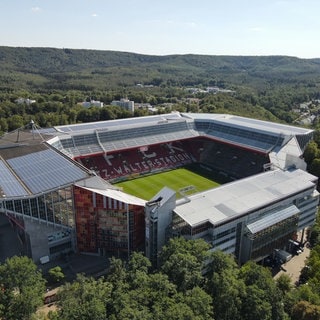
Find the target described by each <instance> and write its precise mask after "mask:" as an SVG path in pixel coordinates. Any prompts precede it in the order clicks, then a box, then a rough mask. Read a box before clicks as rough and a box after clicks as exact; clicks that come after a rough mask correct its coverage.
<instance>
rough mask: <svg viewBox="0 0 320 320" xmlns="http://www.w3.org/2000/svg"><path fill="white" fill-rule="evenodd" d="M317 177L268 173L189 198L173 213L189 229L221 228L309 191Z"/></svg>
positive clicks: (285, 172)
mask: <svg viewBox="0 0 320 320" xmlns="http://www.w3.org/2000/svg"><path fill="white" fill-rule="evenodd" d="M315 180H316V177H314V176H313V175H311V174H309V173H307V172H305V171H303V170H295V171H282V170H275V171H268V172H265V173H261V174H258V175H255V176H251V177H248V178H245V179H242V180H238V181H235V182H231V183H228V184H225V185H223V186H220V187H218V188H215V189H211V190H208V191H205V192H202V193H199V194H195V195H193V196H190V197H189V200H190V201H189V202H187V203H184V204H181V205H179V206H177V207H176V208H175V210H174V212H175V213H176V214H178V215H179V216H180V217H181V218H182V219H183V220H185V221H186V222H187V223H188V224H189V225H190V226H192V227H195V226H197V225H201V224H203V223H205V222H210V223H212V224H213V225H219V224H221V223H222V222H226V221H228V220H231V219H234V218H236V217H239V216H241V215H242V214H245V213H247V212H251V211H255V210H258V209H259V208H263V207H265V206H267V205H270V203H274V202H278V201H280V200H281V199H284V198H287V197H289V196H290V195H293V194H296V193H297V192H301V191H303V190H306V189H308V188H314V181H315Z"/></svg>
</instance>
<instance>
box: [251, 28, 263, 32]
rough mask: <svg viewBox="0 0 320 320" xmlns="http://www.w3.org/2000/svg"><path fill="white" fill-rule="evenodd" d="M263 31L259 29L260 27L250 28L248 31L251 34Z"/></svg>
mask: <svg viewBox="0 0 320 320" xmlns="http://www.w3.org/2000/svg"><path fill="white" fill-rule="evenodd" d="M263 30H264V29H263V28H261V27H251V28H249V31H252V32H261V31H263Z"/></svg>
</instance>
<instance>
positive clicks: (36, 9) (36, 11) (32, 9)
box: [31, 7, 41, 13]
mask: <svg viewBox="0 0 320 320" xmlns="http://www.w3.org/2000/svg"><path fill="white" fill-rule="evenodd" d="M31 11H32V12H33V13H38V12H40V11H41V8H39V7H32V8H31Z"/></svg>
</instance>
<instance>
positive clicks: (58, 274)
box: [49, 266, 65, 283]
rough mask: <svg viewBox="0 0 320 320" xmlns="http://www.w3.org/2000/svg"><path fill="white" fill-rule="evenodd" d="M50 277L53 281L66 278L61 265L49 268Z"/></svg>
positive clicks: (56, 281)
mask: <svg viewBox="0 0 320 320" xmlns="http://www.w3.org/2000/svg"><path fill="white" fill-rule="evenodd" d="M49 277H50V280H51V281H52V282H55V283H58V282H60V281H62V280H63V279H64V277H65V276H64V273H63V272H62V269H61V267H60V266H56V267H54V268H51V269H50V270H49Z"/></svg>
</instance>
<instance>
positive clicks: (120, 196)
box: [75, 176, 146, 206]
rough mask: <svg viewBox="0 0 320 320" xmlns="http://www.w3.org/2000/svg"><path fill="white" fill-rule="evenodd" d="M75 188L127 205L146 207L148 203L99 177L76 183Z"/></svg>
mask: <svg viewBox="0 0 320 320" xmlns="http://www.w3.org/2000/svg"><path fill="white" fill-rule="evenodd" d="M75 186H78V187H81V188H83V189H86V190H89V191H91V192H95V193H97V194H100V195H102V196H105V197H108V198H112V199H115V200H117V201H120V202H123V203H127V204H133V205H137V206H144V205H145V203H146V200H143V199H140V198H138V197H135V196H132V195H130V194H127V193H124V192H123V191H121V190H120V189H119V188H117V187H114V186H112V185H111V184H110V183H109V182H107V181H105V180H103V179H102V178H100V177H98V176H93V177H90V178H88V179H85V180H82V181H79V182H77V183H75Z"/></svg>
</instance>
